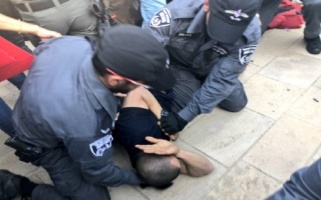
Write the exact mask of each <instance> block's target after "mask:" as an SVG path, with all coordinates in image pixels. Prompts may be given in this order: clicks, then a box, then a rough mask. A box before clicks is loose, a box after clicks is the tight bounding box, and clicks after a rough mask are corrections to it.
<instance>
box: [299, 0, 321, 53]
mask: <svg viewBox="0 0 321 200" xmlns="http://www.w3.org/2000/svg"><path fill="white" fill-rule="evenodd" d="M302 2H303V8H302V14H303V17H304V20H305V29H304V41H305V43H306V50H307V51H308V52H309V53H311V54H319V53H320V52H321V39H320V33H321V25H320V24H321V0H302Z"/></svg>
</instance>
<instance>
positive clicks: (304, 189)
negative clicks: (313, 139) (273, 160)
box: [267, 159, 321, 200]
mask: <svg viewBox="0 0 321 200" xmlns="http://www.w3.org/2000/svg"><path fill="white" fill-rule="evenodd" d="M320 188H321V159H319V160H317V161H315V162H314V163H313V164H312V165H310V166H308V167H304V168H302V169H300V170H298V171H296V172H295V173H293V174H292V176H291V178H290V180H288V181H287V182H286V183H285V184H284V185H283V187H282V188H281V189H280V190H278V191H277V192H275V193H274V194H272V195H271V196H270V197H268V198H267V200H291V199H293V200H295V199H321V190H320Z"/></svg>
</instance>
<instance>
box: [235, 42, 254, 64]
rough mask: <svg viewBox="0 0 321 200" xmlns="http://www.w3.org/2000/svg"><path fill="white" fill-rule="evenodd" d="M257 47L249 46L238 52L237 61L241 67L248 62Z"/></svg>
mask: <svg viewBox="0 0 321 200" xmlns="http://www.w3.org/2000/svg"><path fill="white" fill-rule="evenodd" d="M256 47H257V45H249V46H247V47H245V48H243V49H240V50H239V60H240V63H241V64H242V65H245V64H247V63H249V62H250V57H251V55H252V54H253V53H254V51H255V49H256Z"/></svg>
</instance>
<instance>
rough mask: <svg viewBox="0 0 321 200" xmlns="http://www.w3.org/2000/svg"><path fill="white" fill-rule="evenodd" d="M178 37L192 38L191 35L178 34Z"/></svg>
mask: <svg viewBox="0 0 321 200" xmlns="http://www.w3.org/2000/svg"><path fill="white" fill-rule="evenodd" d="M178 37H192V34H190V33H179V34H178Z"/></svg>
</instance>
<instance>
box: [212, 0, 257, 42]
mask: <svg viewBox="0 0 321 200" xmlns="http://www.w3.org/2000/svg"><path fill="white" fill-rule="evenodd" d="M261 4H262V0H209V7H210V16H209V19H208V22H207V32H208V34H209V36H210V37H211V38H212V39H215V40H217V41H219V42H223V43H228V44H233V43H235V42H236V41H237V40H238V39H240V38H241V36H242V34H243V32H244V31H245V29H246V27H247V26H248V25H249V23H250V22H251V21H252V19H253V17H254V16H255V15H256V14H257V12H258V10H259V8H260V7H261Z"/></svg>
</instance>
